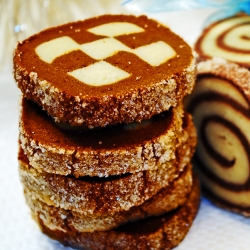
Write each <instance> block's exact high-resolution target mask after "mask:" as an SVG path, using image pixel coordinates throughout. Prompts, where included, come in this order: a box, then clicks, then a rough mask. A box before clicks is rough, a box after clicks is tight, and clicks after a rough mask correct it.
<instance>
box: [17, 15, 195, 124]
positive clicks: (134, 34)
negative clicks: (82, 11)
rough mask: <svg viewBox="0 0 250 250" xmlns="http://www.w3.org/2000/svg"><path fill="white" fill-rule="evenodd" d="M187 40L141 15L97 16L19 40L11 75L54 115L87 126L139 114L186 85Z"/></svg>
mask: <svg viewBox="0 0 250 250" xmlns="http://www.w3.org/2000/svg"><path fill="white" fill-rule="evenodd" d="M195 66H196V65H195V60H194V57H193V54H192V50H191V48H190V47H189V45H188V44H187V43H186V42H185V41H183V39H181V38H180V37H179V36H177V35H176V34H174V33H173V32H172V31H171V30H170V29H168V28H167V27H164V26H162V25H161V24H159V23H158V22H156V21H153V20H150V19H148V18H147V17H146V16H138V17H135V16H132V15H103V16H99V17H95V18H90V19H87V20H84V21H78V22H75V23H69V24H65V25H63V26H58V27H54V28H51V29H47V30H45V31H42V32H41V33H39V34H37V35H34V36H32V37H30V38H28V39H26V40H25V41H23V42H21V43H19V44H18V45H17V48H16V50H15V54H14V77H15V79H16V81H17V84H18V87H19V88H20V89H21V91H22V92H23V94H24V96H25V97H27V98H29V99H32V100H33V101H35V102H37V103H38V104H39V105H41V106H42V107H43V109H45V110H46V111H47V112H48V113H49V114H50V115H51V116H53V117H54V119H55V120H56V121H63V122H68V123H69V124H71V125H83V126H87V127H89V128H92V127H98V126H100V127H104V126H107V125H109V124H117V123H122V122H126V123H128V122H132V121H141V120H142V119H148V118H150V117H152V116H153V115H155V114H158V113H161V112H163V111H165V110H168V109H169V108H170V107H171V106H176V105H177V103H178V101H179V100H181V99H182V98H183V97H184V96H185V95H186V94H188V93H190V92H191V91H192V89H193V85H194V80H195Z"/></svg>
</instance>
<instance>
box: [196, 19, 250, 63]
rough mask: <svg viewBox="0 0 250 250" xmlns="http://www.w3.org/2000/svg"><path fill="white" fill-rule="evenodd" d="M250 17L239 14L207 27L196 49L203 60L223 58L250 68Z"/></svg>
mask: <svg viewBox="0 0 250 250" xmlns="http://www.w3.org/2000/svg"><path fill="white" fill-rule="evenodd" d="M249 30H250V16H248V15H244V14H239V15H236V16H233V17H230V18H227V19H223V20H220V21H218V22H215V23H213V24H211V25H210V26H208V27H206V28H205V30H204V31H203V32H202V34H201V36H200V37H199V38H198V40H197V42H196V44H195V46H194V49H195V50H196V52H197V53H198V55H199V56H200V58H201V59H211V58H212V57H221V58H224V59H226V60H228V61H231V62H235V63H238V64H240V65H241V66H244V67H247V68H250V42H249V39H250V38H249Z"/></svg>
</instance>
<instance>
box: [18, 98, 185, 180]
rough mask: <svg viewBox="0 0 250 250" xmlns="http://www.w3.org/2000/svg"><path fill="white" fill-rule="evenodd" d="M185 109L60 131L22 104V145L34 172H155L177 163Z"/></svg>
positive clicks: (32, 106) (37, 109)
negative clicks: (161, 166)
mask: <svg viewBox="0 0 250 250" xmlns="http://www.w3.org/2000/svg"><path fill="white" fill-rule="evenodd" d="M183 115H184V111H183V106H182V104H179V105H178V107H176V108H173V109H171V110H170V111H166V112H164V113H162V114H159V115H156V116H154V117H153V118H151V119H150V120H144V121H143V122H142V123H132V124H127V125H125V124H121V125H116V126H110V127H107V128H98V129H80V130H77V129H75V130H74V129H67V128H66V129H65V128H61V127H58V126H56V124H55V123H54V122H53V120H52V119H51V118H50V117H49V116H48V115H47V113H46V112H45V111H42V109H41V108H40V107H39V106H38V105H36V104H34V103H33V102H31V101H27V100H26V99H23V100H22V111H21V116H20V141H21V146H22V148H23V150H24V152H25V154H26V155H27V156H28V158H29V163H30V165H31V166H32V167H34V168H36V169H38V170H39V171H45V172H48V173H56V174H60V175H69V174H70V175H74V176H76V177H79V176H86V175H89V176H99V177H103V176H110V175H120V174H124V173H135V172H139V171H144V170H155V169H157V167H158V166H159V165H161V164H163V163H165V162H167V161H170V160H173V159H174V158H175V151H176V148H177V147H178V145H179V144H181V143H182V142H181V141H182V140H183V139H185V138H184V137H185V136H186V135H185V131H184V132H183V127H182V123H183Z"/></svg>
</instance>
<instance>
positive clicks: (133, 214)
mask: <svg viewBox="0 0 250 250" xmlns="http://www.w3.org/2000/svg"><path fill="white" fill-rule="evenodd" d="M192 184H193V178H192V167H191V165H190V164H189V165H188V166H187V167H186V168H185V170H184V171H183V173H181V175H180V176H178V177H177V178H176V179H175V180H173V182H171V184H170V185H169V186H168V187H166V188H163V189H162V190H160V191H159V192H158V193H157V194H156V195H154V196H153V197H152V198H150V199H149V200H147V201H145V202H144V203H142V204H141V205H139V206H133V207H131V208H130V209H129V210H123V211H120V212H116V213H107V214H101V215H100V214H84V213H81V211H77V212H75V211H71V210H65V209H62V208H60V207H55V206H48V205H47V204H46V203H44V202H42V201H41V200H39V199H33V196H32V195H30V193H29V192H26V189H25V188H24V193H25V197H26V201H27V204H28V205H29V207H30V209H31V210H32V213H35V214H37V216H39V217H40V218H41V219H42V221H43V223H44V224H45V225H46V226H47V227H49V228H50V229H58V230H60V231H67V229H69V228H72V229H71V230H73V231H74V230H76V231H79V232H94V231H107V230H111V229H114V228H116V227H118V226H120V225H121V224H124V223H126V222H129V221H135V220H141V219H145V218H147V217H149V216H158V215H161V214H163V213H166V212H169V211H172V210H174V209H176V208H178V207H179V206H181V205H183V204H184V203H185V202H186V200H187V198H188V195H189V193H190V192H191V189H192Z"/></svg>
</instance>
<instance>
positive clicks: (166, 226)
mask: <svg viewBox="0 0 250 250" xmlns="http://www.w3.org/2000/svg"><path fill="white" fill-rule="evenodd" d="M199 204H200V187H199V181H198V179H197V177H195V178H194V184H193V189H192V191H191V193H190V196H189V198H188V200H187V202H186V203H185V204H184V205H183V206H181V207H180V208H178V209H176V210H174V211H172V212H169V213H166V214H164V215H162V216H157V217H150V218H147V219H145V220H141V221H137V222H130V223H127V224H125V225H123V226H120V227H118V228H116V229H115V230H110V231H99V232H94V233H80V232H77V231H72V230H70V231H66V232H63V231H59V230H51V229H49V228H48V227H46V226H45V225H44V224H43V221H42V220H41V219H40V218H39V216H38V215H37V214H33V217H34V218H35V220H36V221H37V222H38V224H39V226H40V228H41V230H42V231H43V232H44V233H45V234H47V235H48V236H49V237H51V238H53V239H56V240H58V241H60V242H61V243H62V244H63V245H67V246H71V247H75V248H77V249H92V250H95V249H96V250H97V249H98V250H99V249H106V250H107V249H172V248H174V247H176V246H177V245H178V244H179V243H180V242H181V241H182V240H183V239H184V237H185V236H186V234H187V233H188V231H189V229H190V227H191V225H192V223H193V220H194V219H195V216H196V214H197V211H198V209H199Z"/></svg>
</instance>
